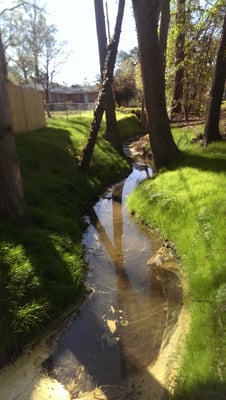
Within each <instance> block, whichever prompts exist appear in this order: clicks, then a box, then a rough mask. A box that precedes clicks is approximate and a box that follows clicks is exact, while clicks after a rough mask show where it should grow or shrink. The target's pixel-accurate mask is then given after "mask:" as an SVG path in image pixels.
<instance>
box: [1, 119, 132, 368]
mask: <svg viewBox="0 0 226 400" xmlns="http://www.w3.org/2000/svg"><path fill="white" fill-rule="evenodd" d="M90 123H91V117H87V116H75V117H70V118H69V119H66V118H62V117H61V118H52V119H50V120H49V121H48V126H47V127H46V128H44V129H41V130H38V131H36V132H31V133H24V134H18V135H16V144H17V150H18V155H19V160H20V166H21V173H22V179H23V184H24V191H25V197H26V201H27V203H28V207H29V212H30V217H31V223H30V224H29V225H27V226H26V227H24V228H23V229H21V228H19V227H16V226H14V225H11V224H10V223H7V222H6V221H1V226H0V262H1V268H0V308H1V315H0V332H1V343H0V360H1V362H0V366H2V365H4V363H5V362H6V361H9V360H10V359H11V358H14V357H15V355H16V354H18V353H19V352H20V351H21V349H22V348H23V347H24V345H25V344H26V343H27V342H28V341H29V340H31V339H33V338H35V337H36V336H37V335H40V333H41V332H42V331H43V330H44V329H45V327H48V326H49V324H50V323H51V321H53V320H54V319H56V318H58V317H59V316H60V315H61V314H62V313H63V312H64V311H65V310H66V309H67V308H68V307H69V306H70V305H72V304H77V303H78V302H79V301H80V299H81V297H82V296H83V295H84V293H85V287H84V276H85V272H86V263H85V261H84V257H83V255H84V250H83V248H82V246H81V235H82V231H83V229H84V223H83V219H82V216H83V215H84V213H85V209H86V207H87V205H88V204H90V203H92V202H93V201H94V199H95V197H96V196H97V195H98V194H99V193H100V192H101V191H102V190H103V188H104V187H106V186H107V185H109V184H110V183H111V182H114V181H115V180H117V179H120V178H121V177H122V176H124V175H125V174H126V173H127V172H128V171H129V169H130V167H129V165H128V163H127V161H126V160H125V159H123V158H121V156H119V155H118V153H117V152H116V151H115V150H114V149H113V148H112V147H111V145H110V144H109V143H108V142H107V141H105V140H104V139H103V132H104V125H103V126H102V128H101V131H100V133H99V139H98V142H97V144H96V146H95V150H94V155H93V159H92V162H91V165H90V168H89V170H88V172H87V173H85V174H84V173H81V172H80V171H79V169H78V160H79V158H80V157H81V151H82V149H83V148H84V146H85V144H86V141H87V137H88V133H89V129H90ZM131 128H133V124H132V125H131ZM103 166H104V168H103Z"/></svg>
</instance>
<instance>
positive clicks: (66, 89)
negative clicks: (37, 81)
mask: <svg viewBox="0 0 226 400" xmlns="http://www.w3.org/2000/svg"><path fill="white" fill-rule="evenodd" d="M49 91H50V92H51V93H59V94H73V93H76V94H80V93H97V92H98V88H97V86H80V85H72V86H56V87H54V88H51V89H50V90H49Z"/></svg>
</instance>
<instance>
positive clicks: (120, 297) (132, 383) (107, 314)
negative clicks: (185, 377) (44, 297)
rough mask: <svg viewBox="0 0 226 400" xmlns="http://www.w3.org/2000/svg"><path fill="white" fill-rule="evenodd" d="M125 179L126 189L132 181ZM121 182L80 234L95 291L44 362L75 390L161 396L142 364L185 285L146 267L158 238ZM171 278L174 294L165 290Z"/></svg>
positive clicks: (155, 350)
mask: <svg viewBox="0 0 226 400" xmlns="http://www.w3.org/2000/svg"><path fill="white" fill-rule="evenodd" d="M148 173H149V172H148ZM148 173H147V174H148ZM145 174H146V173H145ZM143 176H145V175H143ZM137 177H139V173H138V175H137V170H136V171H135V180H137ZM138 179H139V178H138ZM133 180H134V179H133ZM127 183H128V187H127V190H129V191H130V190H131V184H134V182H133V183H131V182H130V181H129V178H128V180H127ZM123 187H124V184H123V183H120V184H117V185H115V186H114V187H113V189H112V194H111V195H110V196H105V198H102V199H101V200H100V201H99V202H98V203H97V204H96V206H95V207H94V208H93V209H92V210H91V211H90V215H89V219H90V225H89V228H88V230H87V232H86V235H85V238H84V240H85V245H86V248H87V250H88V254H87V259H88V261H89V263H90V265H91V266H92V270H91V272H90V273H89V274H88V277H87V279H88V283H89V285H91V286H92V287H93V288H94V292H93V294H92V296H90V297H89V298H88V299H87V301H86V302H85V303H84V305H83V307H82V308H81V311H80V313H79V314H78V315H76V316H75V319H74V320H73V321H72V323H71V324H70V326H69V327H68V329H67V330H66V331H65V333H64V334H63V335H62V337H61V339H60V341H59V344H58V346H57V348H56V351H55V353H54V354H53V355H52V356H51V357H50V358H49V359H48V360H47V362H46V363H45V366H46V367H48V371H49V374H51V375H53V376H54V377H55V378H57V379H58V380H59V381H60V382H61V383H63V384H64V385H65V387H66V388H67V389H68V390H69V391H70V393H71V394H72V395H73V396H79V393H82V392H88V391H92V390H95V388H97V387H101V388H102V391H103V392H104V393H105V395H106V398H107V399H109V400H113V399H124V398H125V399H126V398H128V399H130V400H132V399H134V400H135V399H138V398H139V399H140V400H143V399H146V398H147V399H150V398H151V397H149V396H150V394H151V393H153V396H154V393H156V392H158V393H160V392H161V393H164V394H165V395H166V391H165V390H164V388H162V387H161V385H160V384H159V383H158V382H157V381H156V380H155V379H154V378H153V377H152V376H151V375H150V374H149V373H148V372H147V370H146V368H147V367H148V366H150V364H152V363H153V362H154V361H155V360H156V358H157V357H158V354H159V351H160V348H161V346H162V341H163V338H164V335H165V331H166V328H167V326H168V323H169V319H171V318H172V315H174V318H175V310H176V313H179V309H180V304H181V299H182V292H181V288H180V283H179V280H178V278H177V276H176V275H175V274H174V273H172V272H170V271H168V270H164V269H162V268H155V267H152V268H151V267H147V265H146V263H147V260H148V258H149V257H150V254H151V248H153V246H154V247H155V246H156V248H158V246H159V245H160V239H158V241H157V244H153V242H151V240H150V237H149V236H148V235H147V233H144V232H142V231H141V230H140V228H138V226H137V225H136V224H135V223H134V222H133V221H132V220H131V219H129V216H128V215H127V213H126V210H125V207H124V205H123V203H124V198H123V195H124V196H126V195H127V194H128V193H127V192H126V193H124V194H123ZM122 199H123V200H122ZM169 285H173V286H174V287H175V296H171V297H169V293H168V292H169V290H168V288H169ZM169 302H170V304H169ZM175 320H176V319H175ZM113 389H114V390H113ZM119 393H121V394H120V396H121V397H119ZM122 396H124V397H122ZM126 396H128V397H126ZM153 398H155V397H153ZM156 398H157V397H156ZM159 398H160V397H159Z"/></svg>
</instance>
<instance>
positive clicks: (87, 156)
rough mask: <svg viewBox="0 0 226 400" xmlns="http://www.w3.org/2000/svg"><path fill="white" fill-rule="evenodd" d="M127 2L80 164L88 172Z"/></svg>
mask: <svg viewBox="0 0 226 400" xmlns="http://www.w3.org/2000/svg"><path fill="white" fill-rule="evenodd" d="M124 7H125V0H120V2H119V5H118V13H117V19H116V25H115V32H114V37H113V39H112V41H111V43H110V44H109V45H108V48H107V55H106V62H105V69H104V79H103V82H102V87H101V90H100V92H99V96H98V101H97V105H96V109H95V111H94V117H93V121H92V124H91V129H90V135H89V139H88V143H87V145H86V147H85V148H84V150H83V157H82V160H81V164H80V169H81V170H82V171H86V170H87V169H88V167H89V164H90V161H91V159H92V155H93V150H94V146H95V144H96V141H97V135H98V131H99V129H100V124H101V121H102V117H103V113H104V109H105V96H106V93H107V90H108V87H109V86H111V85H112V81H113V72H114V67H115V61H116V56H117V51H118V44H119V38H120V33H121V26H122V19H123V14H124Z"/></svg>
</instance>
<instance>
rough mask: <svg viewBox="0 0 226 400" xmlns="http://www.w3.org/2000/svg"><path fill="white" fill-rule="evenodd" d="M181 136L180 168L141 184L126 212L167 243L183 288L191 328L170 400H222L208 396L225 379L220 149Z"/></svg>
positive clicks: (224, 172)
mask: <svg viewBox="0 0 226 400" xmlns="http://www.w3.org/2000/svg"><path fill="white" fill-rule="evenodd" d="M180 131H181V137H182V139H181V141H180V137H179V136H180ZM184 135H185V132H184V129H181V130H179V129H177V131H176V139H177V141H178V143H180V142H181V143H182V155H181V158H180V160H179V162H177V163H176V162H175V163H174V164H173V166H172V168H170V169H169V170H163V171H162V172H160V173H159V174H158V175H157V176H156V177H155V179H150V180H148V181H145V182H142V183H141V184H140V185H139V187H138V188H137V189H136V190H135V191H134V192H133V193H132V194H131V195H130V196H129V198H128V207H129V209H130V210H131V211H133V212H134V213H135V214H136V215H137V216H138V217H139V218H140V219H141V220H142V221H143V222H144V223H145V224H147V225H149V226H155V227H157V228H158V229H159V230H160V231H161V233H162V234H163V235H164V236H165V237H166V238H167V239H169V240H170V241H171V242H172V243H174V245H175V249H176V251H177V254H178V256H179V257H180V259H181V263H182V268H183V271H184V274H185V277H186V279H187V283H188V298H187V304H189V310H190V314H191V328H190V333H189V335H188V338H187V343H186V352H185V355H184V358H183V363H182V367H181V371H180V373H179V376H178V380H177V387H176V391H175V398H176V399H192V400H194V399H200V398H201V399H213V398H214V399H215V398H217V399H218V398H219V399H221V398H222V399H223V397H221V396H220V397H209V393H212V394H211V396H213V393H214V391H215V393H216V396H217V395H218V393H220V391H221V388H222V385H221V382H222V380H223V381H224V380H226V368H225V359H226V350H225V349H226V346H225V344H226V343H225V340H226V339H225V338H226V318H224V317H223V315H224V313H225V311H226V290H225V287H226V286H225V282H226V258H225V254H226V253H225V250H226V228H225V226H226V225H225V223H226V143H225V142H219V143H213V144H211V145H210V146H208V147H207V148H203V147H200V145H198V144H194V143H193V144H192V142H191V138H192V136H193V134H192V132H190V133H189V136H184ZM211 385H212V386H211ZM224 393H225V392H224Z"/></svg>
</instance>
